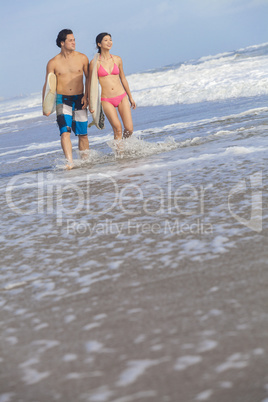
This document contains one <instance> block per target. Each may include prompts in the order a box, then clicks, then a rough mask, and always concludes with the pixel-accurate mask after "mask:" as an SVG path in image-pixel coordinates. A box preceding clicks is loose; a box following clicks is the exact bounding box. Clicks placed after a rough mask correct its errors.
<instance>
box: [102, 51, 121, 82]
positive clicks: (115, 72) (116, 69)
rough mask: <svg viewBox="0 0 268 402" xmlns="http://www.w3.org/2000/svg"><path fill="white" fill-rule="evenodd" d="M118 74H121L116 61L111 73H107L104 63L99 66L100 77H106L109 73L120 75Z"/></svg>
mask: <svg viewBox="0 0 268 402" xmlns="http://www.w3.org/2000/svg"><path fill="white" fill-rule="evenodd" d="M100 57H101V56H100ZM111 57H112V56H111ZM118 74H119V68H118V66H117V65H116V64H115V63H114V67H113V70H112V72H111V74H109V73H107V71H106V70H105V69H104V68H103V67H102V65H100V66H99V69H98V77H106V76H107V75H118Z"/></svg>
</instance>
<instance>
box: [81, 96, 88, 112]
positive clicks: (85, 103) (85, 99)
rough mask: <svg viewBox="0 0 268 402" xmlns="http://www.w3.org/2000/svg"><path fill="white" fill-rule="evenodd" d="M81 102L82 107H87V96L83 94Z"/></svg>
mask: <svg viewBox="0 0 268 402" xmlns="http://www.w3.org/2000/svg"><path fill="white" fill-rule="evenodd" d="M81 104H82V105H83V106H82V109H86V108H87V98H86V97H85V96H83V98H82V99H81Z"/></svg>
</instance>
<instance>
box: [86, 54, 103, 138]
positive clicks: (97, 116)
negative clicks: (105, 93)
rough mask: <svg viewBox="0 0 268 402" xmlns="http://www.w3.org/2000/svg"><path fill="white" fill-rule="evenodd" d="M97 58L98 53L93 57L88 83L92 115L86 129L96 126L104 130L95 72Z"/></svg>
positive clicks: (97, 80)
mask: <svg viewBox="0 0 268 402" xmlns="http://www.w3.org/2000/svg"><path fill="white" fill-rule="evenodd" d="M98 58H99V53H97V54H96V55H95V57H94V59H93V60H94V62H93V70H92V76H91V82H90V94H89V99H90V105H91V107H92V110H94V112H93V113H92V122H91V123H90V124H89V125H88V127H92V126H94V125H95V126H96V127H97V128H98V129H99V130H102V129H103V128H105V126H104V119H105V117H104V113H103V110H102V107H101V100H100V86H99V79H98V72H97V62H98Z"/></svg>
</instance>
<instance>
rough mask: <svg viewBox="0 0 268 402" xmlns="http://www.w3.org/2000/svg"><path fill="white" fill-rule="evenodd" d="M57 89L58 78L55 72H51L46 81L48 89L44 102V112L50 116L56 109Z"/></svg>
mask: <svg viewBox="0 0 268 402" xmlns="http://www.w3.org/2000/svg"><path fill="white" fill-rule="evenodd" d="M56 89H57V78H56V75H55V74H54V73H49V74H48V76H47V82H46V91H45V96H44V102H43V113H44V114H45V115H46V116H49V115H50V114H51V113H54V112H55V110H56V95H57V94H56Z"/></svg>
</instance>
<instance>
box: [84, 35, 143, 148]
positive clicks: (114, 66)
mask: <svg viewBox="0 0 268 402" xmlns="http://www.w3.org/2000/svg"><path fill="white" fill-rule="evenodd" d="M96 45H97V48H98V53H99V57H98V60H97V74H98V78H99V83H100V86H101V105H102V109H103V111H104V113H105V115H106V117H107V119H108V120H109V123H110V124H111V126H112V128H113V131H114V139H115V140H121V139H122V134H123V138H127V137H129V136H131V134H132V133H133V122H132V116H131V109H130V106H131V107H132V108H133V109H135V108H136V104H135V102H134V100H133V98H132V96H131V93H130V89H129V86H128V82H127V80H126V77H125V74H124V71H123V64H122V60H121V58H120V57H119V56H113V55H111V54H110V50H111V47H112V45H113V42H112V37H111V35H110V34H109V33H107V32H103V33H100V34H99V35H98V36H97V37H96ZM93 67H94V59H93V60H91V62H90V64H89V80H88V95H90V83H91V76H92V71H93ZM89 99H90V96H89ZM116 108H118V112H119V114H120V116H121V119H122V122H123V125H124V132H123V133H122V125H121V122H120V120H119V117H118V114H117V110H116ZM89 110H90V112H91V113H93V110H92V107H91V105H90V104H89Z"/></svg>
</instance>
